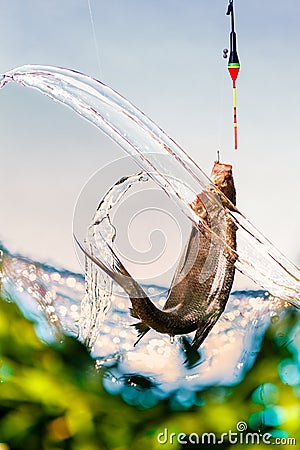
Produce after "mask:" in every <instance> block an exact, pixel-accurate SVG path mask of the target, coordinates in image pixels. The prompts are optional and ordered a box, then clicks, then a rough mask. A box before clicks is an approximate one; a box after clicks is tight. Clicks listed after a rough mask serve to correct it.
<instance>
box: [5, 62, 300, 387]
mask: <svg viewBox="0 0 300 450" xmlns="http://www.w3.org/2000/svg"><path fill="white" fill-rule="evenodd" d="M10 82H17V83H20V84H22V85H24V86H28V87H32V88H34V89H37V90H39V91H41V92H42V93H44V94H46V95H47V96H49V97H50V98H51V99H52V100H55V101H58V102H60V103H62V104H64V105H66V106H68V107H69V108H71V109H72V110H74V111H75V112H76V113H78V114H79V115H81V116H82V117H83V118H84V119H86V120H88V121H89V122H90V123H92V124H94V125H95V126H97V127H98V128H99V129H101V130H102V131H103V132H104V133H105V134H107V135H108V136H110V137H111V138H112V139H113V140H114V141H115V142H116V143H118V144H119V145H120V146H121V147H122V148H123V149H124V150H125V151H126V152H127V153H129V154H130V155H131V156H132V157H133V158H134V159H135V161H136V162H137V163H138V164H139V165H140V166H141V167H142V169H143V170H144V171H145V172H146V173H147V174H148V176H149V177H150V178H151V179H152V180H154V182H155V183H157V184H158V185H159V186H160V187H161V188H162V189H163V190H164V191H165V192H166V193H167V194H168V195H169V197H171V198H172V199H173V200H174V201H175V203H176V204H177V205H178V206H179V207H180V209H181V210H182V211H183V212H184V214H185V215H186V217H188V218H189V219H190V220H191V222H193V223H195V224H197V223H198V220H199V217H198V216H196V215H195V213H194V211H193V209H192V208H191V207H190V203H191V202H192V201H193V200H194V199H195V197H196V195H198V194H199V193H201V192H202V190H203V189H206V188H207V187H208V186H210V189H211V191H210V192H211V196H212V199H213V198H214V193H215V191H216V188H215V187H214V186H213V185H211V184H210V181H209V179H208V178H207V177H206V175H205V174H204V173H203V172H202V171H201V169H200V168H199V167H198V166H197V165H196V164H195V163H194V162H193V161H192V160H191V159H190V158H189V156H188V155H187V154H186V153H185V152H184V151H183V150H182V149H181V148H180V147H179V146H178V145H177V144H175V142H174V141H172V139H170V138H169V137H168V136H167V135H166V134H165V133H164V132H163V131H162V130H161V129H160V128H159V127H157V126H156V125H155V124H154V123H153V122H152V121H151V120H150V119H148V118H147V117H146V116H145V115H144V114H143V113H142V112H140V111H139V110H138V109H137V108H135V107H134V106H133V105H131V104H130V103H129V102H128V101H127V100H126V99H124V98H123V97H121V96H120V95H119V94H117V93H116V92H114V91H113V90H111V89H110V88H108V87H107V86H105V85H103V84H102V83H100V82H99V81H97V80H94V79H92V78H90V77H88V76H85V75H83V74H80V73H78V72H74V71H70V70H66V69H59V68H53V67H42V66H24V67H22V68H18V69H15V70H12V71H10V72H7V73H6V74H4V75H2V76H0V87H3V86H4V85H6V84H8V83H10ZM141 176H142V175H137V176H135V177H136V178H135V181H137V182H141V179H140V178H138V177H141ZM132 181H133V179H128V183H127V184H126V182H124V183H125V184H124V183H123V184H122V185H121V184H120V185H119V187H116V186H115V187H114V188H112V190H111V191H110V193H109V194H108V195H107V196H106V197H105V198H104V200H103V202H102V203H101V205H100V208H99V209H98V211H97V212H96V215H95V217H94V220H93V222H92V224H91V226H90V227H89V230H88V239H87V243H86V244H85V248H86V249H87V251H89V252H90V253H91V254H93V251H95V249H97V251H99V248H100V249H101V257H103V258H104V259H105V262H106V263H108V264H109V265H110V266H111V267H112V268H113V263H114V262H113V260H112V259H110V257H111V255H110V253H109V252H107V247H106V244H107V241H110V242H113V241H114V237H115V230H114V227H113V225H112V224H111V222H110V219H109V214H108V212H109V211H110V209H111V208H112V207H113V206H114V205H115V204H117V202H118V201H120V199H121V197H122V196H123V195H124V193H125V192H126V189H127V187H128V189H129V186H130V184H131V183H132ZM215 198H216V197H215ZM216 207H218V208H221V206H220V202H217V201H216ZM232 217H233V219H234V221H235V223H236V225H237V227H238V243H237V245H238V259H237V262H236V267H237V268H238V269H239V270H240V271H241V272H242V273H244V274H246V275H247V276H249V277H250V278H251V279H253V280H254V281H256V282H257V283H258V284H259V285H260V286H262V287H263V288H264V289H265V290H267V291H269V292H270V293H271V294H272V295H270V294H269V293H268V292H267V293H266V291H265V290H263V291H256V292H239V293H233V294H232V295H231V297H230V299H229V302H228V304H227V307H226V310H225V312H224V314H223V315H222V317H221V319H220V320H219V321H218V323H217V324H216V326H215V327H214V329H213V330H212V332H211V333H210V335H209V336H208V338H207V339H206V340H205V343H204V345H203V346H202V347H201V360H199V361H198V362H196V364H194V365H190V366H188V365H186V364H184V361H185V360H186V346H185V345H184V344H185V343H184V341H183V339H182V338H175V340H174V343H173V344H172V343H171V342H170V339H169V337H167V336H164V337H161V336H160V335H158V334H157V333H155V332H154V331H151V332H150V333H149V335H148V336H147V339H145V341H144V342H141V343H140V344H139V346H138V347H136V348H134V347H133V344H134V342H135V341H136V332H135V331H134V329H133V327H132V326H131V325H132V323H133V322H134V321H135V320H134V319H133V318H131V317H130V315H129V314H128V308H129V306H130V302H129V299H128V298H126V297H124V295H120V292H118V289H116V288H115V287H114V286H113V285H112V284H111V280H109V279H107V278H106V277H105V275H104V274H103V273H101V272H100V271H99V270H98V269H97V268H96V267H95V265H94V264H92V263H91V261H90V260H87V261H86V264H87V266H86V272H87V274H88V276H87V277H86V284H85V285H84V281H83V278H82V277H80V276H79V275H76V274H70V273H68V272H61V271H57V270H55V269H53V268H51V267H47V266H43V265H41V264H39V263H36V262H33V261H30V260H28V259H26V258H22V257H18V256H15V255H11V254H10V253H9V252H7V251H4V252H3V254H2V268H1V273H2V286H3V288H4V290H5V291H6V292H7V293H8V295H11V297H13V298H14V299H16V301H17V302H18V304H19V305H20V306H21V308H22V309H23V310H24V311H30V315H31V316H34V317H35V318H36V320H37V323H38V329H39V332H40V335H41V337H42V338H44V339H46V338H47V337H49V336H50V335H51V333H52V336H53V335H54V336H57V335H60V333H61V331H63V332H67V333H69V334H72V335H74V336H76V337H77V336H78V335H79V336H80V338H81V339H82V340H83V341H85V343H86V344H87V345H88V346H89V347H90V349H91V352H92V356H93V357H94V358H95V359H96V360H97V361H98V364H103V363H104V362H105V363H106V364H107V365H109V364H110V363H111V364H112V367H111V369H110V371H109V372H107V377H106V378H105V380H104V382H105V384H106V388H107V389H108V390H109V391H110V392H114V393H115V392H117V391H118V390H119V391H121V390H122V389H123V388H124V392H127V391H126V389H127V388H126V386H127V384H128V382H130V383H131V382H137V379H136V378H134V380H135V381H133V376H132V375H129V374H136V373H138V374H140V375H141V376H143V377H144V379H148V380H154V381H155V382H156V383H160V390H161V392H163V393H165V394H166V393H167V392H170V391H173V390H176V389H179V388H180V387H181V386H185V388H186V389H190V390H194V389H200V388H202V387H205V386H208V385H212V384H221V383H222V384H234V383H237V382H238V381H239V380H240V379H241V378H242V377H243V375H244V373H245V371H246V370H247V369H248V368H249V367H250V366H251V364H252V363H253V361H254V358H255V356H256V354H257V352H258V350H259V348H260V341H261V339H262V336H263V333H264V331H265V329H266V327H267V326H268V324H269V321H270V317H273V318H274V317H275V314H280V312H278V309H279V306H280V305H281V303H280V301H279V300H278V299H279V298H281V299H283V300H285V301H288V302H289V303H291V304H293V305H295V306H297V307H299V305H300V302H299V300H300V299H299V296H300V289H299V287H300V282H299V279H300V271H299V269H298V268H297V267H296V266H294V265H293V264H292V263H291V262H289V261H288V260H287V259H286V258H285V257H284V256H283V255H282V254H281V253H280V252H279V251H278V250H277V249H275V248H274V247H273V246H272V244H271V243H270V242H269V241H268V240H267V239H266V238H264V237H263V236H262V235H261V233H260V232H259V231H258V230H256V229H255V227H253V226H252V225H251V224H250V222H249V221H248V220H247V219H246V218H245V217H244V216H243V215H242V214H241V213H239V212H233V213H232ZM100 224H101V233H100V235H99V233H98V231H99V225H100ZM96 228H97V230H96ZM95 231H97V233H96V232H95ZM99 236H102V237H100V241H99ZM215 238H216V239H218V238H219V237H218V236H215ZM97 239H98V240H97ZM84 292H85V294H84ZM146 294H147V295H149V296H150V295H151V298H152V300H153V301H156V302H157V304H158V305H159V306H163V304H164V302H165V300H166V298H165V297H164V296H163V295H162V294H161V290H159V289H158V288H157V287H156V286H148V287H147V289H146ZM32 298H33V299H34V300H35V302H34V304H32V303H31V299H32ZM82 298H83V301H82V302H81V300H82ZM99 299H101V301H100V302H99ZM80 307H81V311H80ZM104 318H105V321H104ZM41 324H42V325H41ZM45 324H48V328H47V330H48V335H49V336H45V335H46V332H45V331H42V330H43V327H44V325H45ZM220 349H222V352H221V351H220ZM224 361H226V365H224ZM197 364H200V366H199V365H197ZM170 367H172V370H171V371H170V370H168V369H169V368H170ZM199 367H201V370H199ZM128 380H131V381H128ZM165 394H162V393H160V394H158V396H159V395H161V396H163V395H165ZM124 395H125V394H124Z"/></svg>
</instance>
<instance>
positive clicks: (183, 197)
mask: <svg viewBox="0 0 300 450" xmlns="http://www.w3.org/2000/svg"><path fill="white" fill-rule="evenodd" d="M10 82H17V83H19V84H21V85H23V86H26V87H31V88H34V89H37V90H39V91H40V92H42V93H43V94H45V95H47V96H48V97H50V98H51V99H52V100H54V101H57V102H59V103H62V104H64V105H65V106H67V107H69V108H71V109H72V110H73V111H75V112H76V113H77V114H79V115H80V116H82V117H83V118H84V119H86V120H87V121H89V122H90V123H92V124H93V125H95V126H96V127H97V128H99V129H100V130H101V131H103V132H104V133H105V134H106V135H108V136H109V137H110V138H111V139H112V140H114V141H115V142H116V143H117V144H118V145H120V146H121V147H122V148H123V149H124V150H125V151H126V152H127V153H128V154H130V155H131V156H132V157H133V158H134V160H135V161H136V162H137V163H138V164H139V165H140V166H141V168H142V169H143V170H144V171H145V172H147V173H148V174H149V176H150V177H151V178H152V179H153V180H154V181H155V182H156V183H157V184H158V185H159V186H160V187H161V188H162V189H164V190H165V191H166V192H167V194H168V195H169V196H170V197H171V198H172V199H173V200H174V201H175V202H176V203H177V205H178V206H179V207H180V208H181V210H182V211H183V212H184V214H185V215H186V216H187V217H188V218H189V219H190V220H192V221H193V222H194V223H196V224H197V222H198V220H199V218H198V217H197V216H196V215H195V213H194V212H193V210H192V208H191V207H190V203H191V202H192V201H193V200H194V198H195V197H196V195H197V194H199V193H201V192H202V190H203V189H204V188H205V187H206V188H207V186H208V185H209V184H210V187H211V190H212V192H215V190H216V188H215V187H214V186H213V185H212V184H211V183H210V181H209V179H208V178H207V176H206V175H205V174H204V173H203V171H202V170H201V169H200V168H199V167H198V166H197V165H196V163H195V162H194V161H193V160H192V159H191V158H190V157H189V156H188V155H187V154H186V153H185V152H184V151H183V149H181V148H180V147H179V146H178V145H177V144H176V143H175V142H174V141H173V140H172V139H171V138H170V137H169V136H168V135H167V134H166V133H164V132H163V130H161V129H160V128H159V127H158V126H157V125H155V123H154V122H152V121H151V120H150V119H149V118H147V117H146V116H145V115H144V114H143V113H142V112H141V111H139V110H138V109H137V108H136V107H134V106H133V105H132V104H131V103H130V102H129V101H127V100H126V99H125V98H124V97H122V96H121V95H119V94H118V93H116V92H115V91H113V90H112V89H110V88H109V87H107V86H105V85H104V84H102V83H101V82H99V81H97V80H95V79H93V78H91V77H89V76H87V75H84V74H81V73H79V72H75V71H71V70H68V69H62V68H57V67H48V66H30V65H28V66H23V67H20V68H16V69H13V70H11V71H9V72H7V73H5V74H2V75H1V76H0V88H2V87H3V86H4V85H6V84H8V83H10ZM166 157H167V158H168V164H166ZM215 198H216V196H215ZM216 207H219V208H221V207H222V206H221V205H220V203H219V202H217V199H216ZM231 214H232V217H233V220H234V222H235V224H236V225H237V227H238V242H237V246H238V255H237V256H238V258H237V262H236V267H237V269H238V270H240V271H241V272H242V273H244V274H245V275H247V276H248V277H250V278H251V279H252V280H254V281H255V282H256V283H257V284H258V285H260V286H262V287H263V288H264V289H266V290H268V291H269V292H270V293H271V294H272V295H273V296H275V297H278V298H281V299H283V300H286V301H288V302H289V303H291V304H293V305H295V306H297V307H299V306H300V270H299V268H297V267H296V266H295V265H293V264H292V263H291V262H290V261H289V260H287V258H285V257H284V255H282V254H281V253H280V252H279V251H278V250H277V249H276V248H275V247H274V246H273V245H272V244H271V243H270V242H269V241H268V240H267V239H266V238H265V237H264V236H263V235H262V234H261V233H260V232H259V231H258V230H257V229H256V228H255V227H254V226H253V225H252V224H251V223H250V222H249V221H248V220H247V219H246V218H245V217H244V216H243V215H242V214H241V213H239V212H233V213H231ZM212 231H213V230H212ZM216 238H218V236H216Z"/></svg>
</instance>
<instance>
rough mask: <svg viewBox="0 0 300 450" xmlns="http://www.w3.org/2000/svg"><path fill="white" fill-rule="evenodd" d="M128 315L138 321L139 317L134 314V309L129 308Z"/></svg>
mask: <svg viewBox="0 0 300 450" xmlns="http://www.w3.org/2000/svg"><path fill="white" fill-rule="evenodd" d="M129 313H130V315H131V317H134V318H135V319H139V316H138V315H137V313H136V312H135V309H134V308H129Z"/></svg>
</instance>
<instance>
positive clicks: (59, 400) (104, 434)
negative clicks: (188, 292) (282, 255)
mask: <svg viewBox="0 0 300 450" xmlns="http://www.w3.org/2000/svg"><path fill="white" fill-rule="evenodd" d="M297 322H298V315H296V314H294V313H293V310H292V309H291V310H290V312H287V313H286V314H285V315H284V318H283V319H282V320H280V321H278V322H277V323H275V324H273V325H272V326H271V327H270V329H269V331H268V333H267V335H266V337H265V340H264V344H263V346H262V350H261V352H260V354H259V356H258V359H257V361H256V363H255V365H254V367H253V369H252V370H251V371H250V372H249V373H248V374H247V376H246V378H245V380H244V381H243V382H242V383H240V384H239V385H237V386H235V387H231V388H225V387H221V386H219V387H212V388H210V389H208V390H206V391H202V392H198V393H195V396H194V400H193V402H192V404H191V406H189V407H187V406H184V401H181V400H182V399H183V398H184V396H185V393H184V392H183V391H181V392H179V394H178V393H177V394H176V395H175V394H174V395H172V396H170V398H169V399H167V400H163V401H161V402H160V403H159V404H158V405H156V406H154V407H152V408H148V409H143V408H142V407H140V408H135V407H133V406H129V405H128V404H126V403H125V402H124V401H123V400H122V399H121V397H119V396H112V395H109V394H108V393H107V392H106V391H105V390H104V388H103V386H102V378H103V376H104V375H105V374H104V373H103V372H99V371H97V370H96V369H95V366H94V362H93V360H92V359H91V358H90V356H89V354H88V352H87V350H86V349H85V347H84V346H83V345H81V344H80V343H79V342H78V341H76V340H75V339H73V338H71V337H67V336H66V337H65V338H64V340H63V341H61V342H59V343H55V344H53V345H51V346H49V345H46V344H44V343H42V342H41V341H40V340H39V339H38V338H37V336H36V334H35V332H34V327H33V325H32V323H31V322H29V321H28V320H27V319H25V318H24V317H23V316H22V314H21V313H20V311H19V310H18V309H17V307H16V306H15V305H14V304H13V303H8V302H5V301H3V300H0V450H61V449H66V450H67V449H72V450H98V449H99V450H101V449H116V450H126V449H132V450H140V449H145V450H148V449H149V450H151V449H154V450H155V449H161V448H164V449H174V450H175V449H180V448H184V449H190V448H197V447H198V445H192V444H191V443H186V444H183V443H180V442H178V439H177V436H178V435H179V433H185V434H186V435H187V436H189V435H190V436H192V434H191V433H196V434H198V435H199V436H201V435H202V433H215V434H216V435H217V436H220V435H221V434H222V433H224V432H226V431H228V430H232V431H237V424H238V423H239V422H241V421H243V422H246V423H247V427H248V428H247V429H246V430H245V431H244V433H243V436H246V434H247V432H250V431H256V432H260V433H266V432H269V433H271V434H272V435H273V436H274V438H276V437H281V438H285V439H287V438H288V437H292V438H295V439H296V440H298V443H299V442H300V433H299V419H300V408H299V397H300V384H299V353H298V351H296V347H295V343H296V340H297V333H296V332H294V334H293V338H292V339H291V330H295V329H296V328H295V327H297ZM298 343H299V341H298ZM298 350H299V348H298ZM143 388H144V389H147V388H148V389H149V390H150V389H151V386H149V387H148V386H144V387H143ZM134 389H136V388H134V387H132V395H134ZM166 429H167V430H168V431H167V432H168V439H167V442H166V443H160V442H159V441H158V439H157V438H158V435H159V433H166V431H165V430H166ZM171 433H175V437H173V438H172V443H171V440H170V439H169V436H170V435H171ZM160 440H161V442H162V441H163V438H161V439H160ZM180 440H184V439H183V437H182V436H181V438H180V439H179V441H180ZM273 442H275V441H274V440H273V441H272V443H273ZM249 445H251V448H260V449H261V448H267V447H269V446H268V445H267V444H263V443H260V444H259V445H258V444H257V445H256V444H249ZM291 445H293V443H292V444H291ZM199 447H201V448H228V449H230V448H232V449H239V448H242V447H243V448H245V445H244V444H241V443H240V444H233V443H232V442H231V443H230V442H228V440H226V439H224V442H223V443H221V444H219V445H214V444H213V443H211V444H210V445H209V444H206V445H204V446H203V445H202V446H201V445H199ZM285 447H286V446H285ZM293 447H294V448H297V445H293Z"/></svg>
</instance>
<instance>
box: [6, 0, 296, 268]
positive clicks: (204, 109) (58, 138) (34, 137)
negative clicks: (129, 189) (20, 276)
mask: <svg viewBox="0 0 300 450" xmlns="http://www.w3.org/2000/svg"><path fill="white" fill-rule="evenodd" d="M89 5H90V8H89ZM0 6H1V15H0V30H1V41H0V55H1V59H0V73H2V72H5V71H7V70H9V69H12V68H15V67H18V66H21V65H23V64H43V65H54V66H62V67H66V68H70V69H75V70H78V71H81V72H83V73H86V74H88V75H91V76H93V77H96V78H98V79H100V80H101V81H103V82H104V83H105V84H107V85H109V86H110V87H112V88H113V89H115V90H116V91H118V92H119V93H121V94H122V95H124V96H125V97H126V98H128V99H129V100H130V101H131V102H132V103H133V104H135V105H136V106H137V107H139V109H141V110H142V111H143V112H144V113H146V114H147V115H148V116H149V117H150V118H152V119H153V120H154V121H155V122H156V123H157V124H158V125H160V126H161V127H162V128H163V129H164V130H165V131H166V132H167V133H168V134H169V135H170V136H171V137H172V138H173V139H174V140H175V141H176V142H177V143H178V144H179V145H180V146H181V147H183V148H184V149H185V151H186V152H187V153H188V154H189V155H190V156H191V157H192V158H193V159H194V160H195V161H196V162H197V164H198V165H200V167H201V168H202V169H203V170H204V171H205V172H206V173H208V174H209V172H210V168H211V166H212V163H213V161H214V160H215V159H216V152H217V150H220V153H221V159H222V161H224V162H226V163H231V164H233V167H234V176H235V183H236V188H237V194H238V206H239V208H240V210H241V211H242V212H243V213H244V214H245V215H246V216H247V217H248V218H249V219H250V221H251V222H252V223H254V224H255V225H256V226H257V227H258V228H259V229H260V230H261V232H262V233H263V234H264V235H265V236H266V237H268V238H269V239H270V240H271V242H273V244H275V246H276V247H278V248H279V249H280V250H281V251H282V252H283V253H284V254H285V255H286V256H288V258H289V259H291V260H292V261H294V262H295V263H300V242H299V229H300V208H299V188H300V177H299V167H300V151H299V150H300V149H299V146H300V136H299V134H300V132H299V129H300V128H299V100H300V93H299V92H300V90H299V75H300V72H299V69H300V60H299V48H300V32H299V23H300V9H299V4H298V1H296V0H285V1H284V2H282V1H279V0H264V1H263V2H262V1H261V0H252V1H251V2H250V1H246V0H236V1H235V18H236V31H237V36H238V53H239V57H240V63H241V70H240V74H239V77H238V81H237V87H238V89H237V102H238V126H239V132H238V133H239V149H238V151H234V150H233V136H232V134H233V133H232V89H231V80H230V77H229V75H228V72H227V68H226V66H227V61H226V60H224V59H223V57H222V53H223V48H225V47H228V41H229V28H230V21H229V18H228V17H227V16H226V14H225V13H226V9H227V1H226V0H225V1H223V0H222V1H221V0H210V1H209V2H208V1H204V0H188V1H182V0H172V1H171V0H159V1H158V0H125V1H124V0H111V1H109V2H105V1H103V0H90V4H89V3H88V0H44V1H40V0H26V1H24V0H11V1H10V2H7V1H4V0H0ZM90 10H91V13H92V17H91V15H90ZM0 124H1V128H0V149H1V150H0V152H1V169H2V170H1V177H0V189H1V206H2V208H1V226H0V240H2V241H3V243H4V244H5V245H6V246H7V247H8V248H9V249H11V250H12V251H17V252H21V253H23V254H25V255H28V256H30V257H32V258H35V259H38V260H41V261H47V262H49V263H52V264H55V265H57V266H61V267H65V268H68V269H71V270H75V271H77V270H80V266H79V264H78V261H77V257H76V254H75V252H74V247H73V241H72V219H73V212H74V208H75V204H76V201H77V199H78V196H79V195H80V192H81V190H82V188H83V187H84V185H85V184H86V182H87V181H88V180H89V179H90V177H91V176H92V175H93V174H94V173H95V172H96V171H97V170H98V169H101V170H103V167H105V166H106V164H109V163H110V162H112V161H113V160H115V159H118V158H120V157H123V156H124V153H123V151H122V150H121V149H120V148H118V147H117V146H116V144H114V143H111V142H110V141H109V140H108V138H106V137H105V136H103V135H102V134H101V133H100V132H99V131H98V130H96V129H95V128H93V127H92V126H91V125H89V124H87V123H85V122H84V121H83V120H82V119H80V118H79V117H77V116H76V115H74V114H73V113H72V112H70V111H69V110H67V109H64V108H63V107H62V106H60V105H57V104H55V103H53V102H51V101H50V100H49V99H47V98H45V97H43V96H42V95H41V94H39V93H37V92H34V91H33V90H30V89H25V88H23V87H21V86H17V85H9V86H7V87H5V88H4V89H3V90H1V91H0ZM108 167H109V166H108ZM107 170H109V169H107ZM124 175H128V173H126V174H125V173H124Z"/></svg>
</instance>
